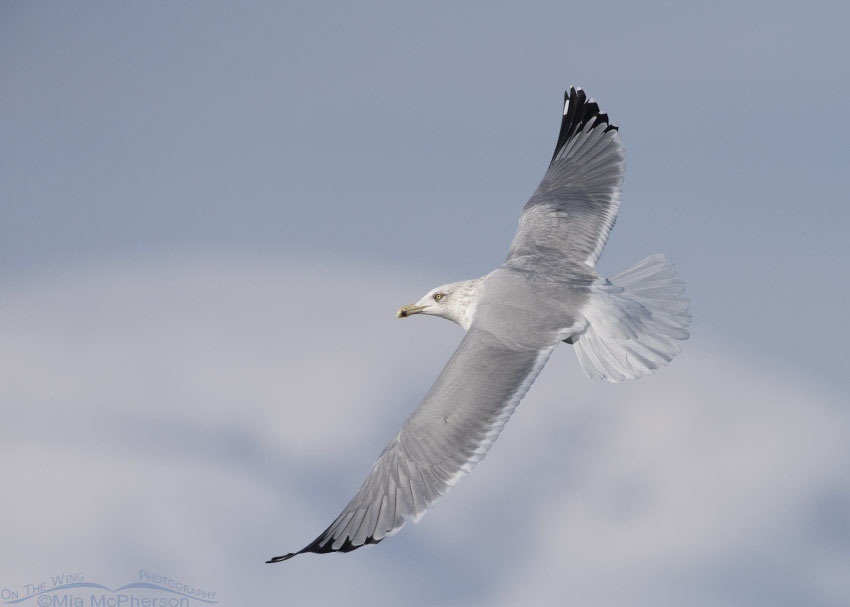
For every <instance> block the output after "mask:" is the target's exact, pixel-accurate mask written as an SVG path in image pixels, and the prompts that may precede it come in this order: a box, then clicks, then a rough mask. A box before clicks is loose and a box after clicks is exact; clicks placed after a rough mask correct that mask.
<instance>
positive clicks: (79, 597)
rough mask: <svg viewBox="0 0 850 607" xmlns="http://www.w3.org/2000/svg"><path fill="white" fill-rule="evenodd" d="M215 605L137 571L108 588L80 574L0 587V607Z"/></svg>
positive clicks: (200, 593) (201, 593)
mask: <svg viewBox="0 0 850 607" xmlns="http://www.w3.org/2000/svg"><path fill="white" fill-rule="evenodd" d="M216 603H218V601H217V600H216V596H215V591H214V590H210V589H209V588H204V587H199V586H195V585H193V584H187V583H186V582H184V581H182V580H179V579H177V578H173V577H168V576H165V575H161V574H160V573H158V572H151V571H147V570H145V569H140V570H139V573H138V577H137V579H135V580H134V581H131V582H130V583H129V584H124V585H123V586H119V587H117V588H112V587H110V586H106V585H104V584H98V583H95V582H93V581H91V580H90V579H89V578H88V576H86V575H85V574H84V573H82V572H75V573H60V574H58V575H54V576H52V577H51V578H50V580H42V581H39V582H36V583H31V584H24V585H23V586H20V587H19V588H11V587H6V586H0V605H21V606H22V607H29V606H31V605H32V606H33V607H34V606H36V605H37V606H38V607H200V606H201V605H213V604H216Z"/></svg>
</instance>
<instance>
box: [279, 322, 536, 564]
mask: <svg viewBox="0 0 850 607" xmlns="http://www.w3.org/2000/svg"><path fill="white" fill-rule="evenodd" d="M551 351H552V349H551V348H547V349H545V350H540V351H534V350H515V349H512V348H510V347H508V346H506V345H504V344H502V343H501V342H500V341H498V340H497V339H496V338H495V337H494V336H493V335H492V334H491V333H489V332H487V331H484V330H482V329H477V328H476V327H474V326H473V327H472V328H470V330H469V331H468V332H467V334H466V336H465V337H464V338H463V341H461V343H460V345H459V346H458V348H457V350H456V351H455V353H454V354H453V355H452V357H451V359H449V362H448V363H447V364H446V366H445V368H444V369H443V371H442V372H441V373H440V376H439V377H438V378H437V381H436V382H435V383H434V385H433V386H432V387H431V389H430V390H429V391H428V394H427V395H426V396H425V398H424V399H423V400H422V403H421V404H420V405H419V407H418V408H417V409H416V411H414V412H413V415H411V416H410V417H409V418H408V419H407V421H406V422H405V423H404V425H403V426H402V427H401V429H400V430H399V431H398V432H397V433H396V435H395V436H394V437H393V439H392V440H391V441H390V443H389V444H388V445H387V446H386V448H385V449H384V451H383V453H381V456H380V457H379V458H378V461H377V462H375V465H374V467H373V468H372V472H371V473H370V474H369V476H368V477H367V478H366V481H365V482H364V483H363V486H362V487H360V490H359V491H358V492H357V495H355V496H354V499H352V500H351V501H350V502H349V503H348V505H347V506H346V507H345V509H344V510H343V511H342V513H341V514H340V515H339V516H338V517H337V518H336V520H335V521H334V522H333V523H332V524H331V526H330V527H328V528H327V529H326V530H325V531H324V532H323V533H322V534H321V535H320V536H319V537H317V538H316V539H315V540H314V541H313V542H312V543H311V544H309V545H308V546H306V547H305V548H303V549H302V550H299V551H298V552H294V553H290V554H286V555H283V556H276V557H274V558H273V559H271V560H269V561H268V562H269V563H276V562H279V561H285V560H286V559H289V558H292V557H293V556H295V555H296V554H302V553H305V552H318V553H324V552H350V551H351V550H354V549H356V548H359V547H361V546H363V545H365V544H377V543H378V542H380V541H381V540H382V539H384V538H385V537H389V536H390V535H393V534H394V533H396V532H397V531H398V530H399V529H401V527H402V526H403V525H404V523H405V519H406V518H411V519H413V521H414V522H416V521H418V520H419V519H420V518H421V517H422V515H423V514H425V511H426V510H427V509H428V508H430V507H431V506H432V505H433V504H434V503H435V502H436V501H437V500H439V499H440V498H441V497H442V496H443V495H445V494H446V493H447V492H448V491H449V489H451V488H452V486H454V485H455V483H457V481H458V480H460V478H462V477H463V476H465V475H466V474H467V473H469V471H470V470H472V468H473V467H475V465H476V464H477V463H478V462H479V461H481V460H482V459H483V458H484V456H485V455H486V454H487V451H488V450H489V449H490V445H492V444H493V441H495V440H496V438H497V437H498V436H499V433H500V432H501V431H502V428H503V427H504V425H505V423H506V422H507V421H508V418H510V416H511V414H512V413H513V412H514V409H516V406H517V404H519V401H520V400H521V399H522V397H523V396H524V395H525V393H526V392H527V391H528V388H529V387H530V386H531V384H532V382H533V381H534V379H535V378H536V377H537V374H538V373H539V372H540V370H541V369H542V368H543V365H545V364H546V360H547V359H548V358H549V354H550V353H551Z"/></svg>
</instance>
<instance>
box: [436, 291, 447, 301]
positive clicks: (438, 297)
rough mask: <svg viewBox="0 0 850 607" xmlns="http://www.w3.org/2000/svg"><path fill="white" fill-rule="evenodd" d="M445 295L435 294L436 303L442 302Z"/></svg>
mask: <svg viewBox="0 0 850 607" xmlns="http://www.w3.org/2000/svg"><path fill="white" fill-rule="evenodd" d="M443 297H445V295H443V294H442V293H434V301H440V300H441V299H442V298H443Z"/></svg>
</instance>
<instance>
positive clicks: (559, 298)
mask: <svg viewBox="0 0 850 607" xmlns="http://www.w3.org/2000/svg"><path fill="white" fill-rule="evenodd" d="M624 170H625V151H624V150H623V147H622V145H621V142H620V134H619V132H618V129H617V127H616V126H614V125H613V124H611V123H610V122H609V120H608V116H607V114H604V113H603V112H601V111H600V109H599V106H598V105H597V104H596V102H594V101H593V99H589V98H588V97H587V96H586V95H585V93H584V91H582V90H581V89H580V88H575V87H573V88H570V90H569V91H568V92H566V93H564V114H563V119H562V120H561V130H560V132H559V133H558V142H557V144H556V146H555V153H554V154H553V155H552V161H551V162H550V163H549V168H548V169H547V171H546V174H545V175H544V176H543V180H542V181H541V182H540V185H539V186H537V190H535V192H534V194H533V195H532V196H531V199H530V200H529V201H528V202H527V203H526V205H525V207H523V210H522V215H520V218H519V228H518V229H517V233H516V236H515V237H514V240H513V243H511V247H510V250H509V252H508V257H507V259H506V260H505V262H504V263H503V264H502V265H501V267H499V268H497V269H496V270H493V271H492V272H490V273H489V274H487V275H486V276H482V277H481V278H475V279H472V280H464V281H461V282H456V283H452V284H447V285H443V286H440V287H437V288H435V289H431V290H430V291H428V293H426V294H425V296H424V297H422V299H420V300H419V301H417V302H416V303H414V304H410V305H407V306H404V307H403V308H401V309H400V310H399V311H398V316H399V317H400V318H405V317H408V316H412V315H414V314H430V315H432V316H441V317H443V318H446V319H448V320H451V321H453V322H456V323H457V324H459V325H460V326H461V327H463V328H464V329H465V330H466V334H465V336H464V337H463V340H462V341H461V342H460V345H459V346H458V348H457V350H456V351H455V352H454V354H453V355H452V357H451V358H450V359H449V362H448V363H447V364H446V366H445V368H444V369H443V371H442V372H441V373H440V375H439V377H437V381H436V382H435V383H434V385H433V386H432V387H431V389H430V390H429V391H428V393H427V394H426V395H425V398H424V399H423V400H422V402H421V403H420V405H419V407H418V408H417V409H416V410H415V411H414V412H413V414H412V415H411V416H410V417H409V418H408V419H407V421H405V422H404V424H403V425H402V427H401V429H400V430H399V431H398V432H397V433H396V434H395V436H393V438H392V440H390V442H389V444H388V445H387V446H386V448H385V449H384V451H383V453H381V455H380V457H379V458H378V460H377V461H376V462H375V465H374V466H373V467H372V471H371V472H370V473H369V476H368V477H367V478H366V480H365V482H364V483H363V485H362V486H361V487H360V490H359V491H358V492H357V494H356V495H355V496H354V498H353V499H352V500H351V501H350V502H349V503H348V505H347V506H346V507H345V508H344V509H343V511H342V513H341V514H340V515H339V516H338V517H337V518H336V520H335V521H334V522H333V523H331V525H330V526H329V527H328V528H327V529H326V530H325V531H324V532H323V533H322V534H321V535H319V537H317V538H316V539H315V540H314V541H313V542H311V543H310V544H309V545H307V546H306V547H304V548H302V549H301V550H299V551H298V552H293V553H289V554H285V555H283V556H276V557H274V558H272V559H271V560H269V561H268V562H269V563H276V562H280V561H285V560H287V559H289V558H292V557H293V556H295V555H297V554H303V553H306V552H316V553H327V552H350V551H352V550H356V549H357V548H360V547H361V546H365V545H367V544H377V543H378V542H380V541H381V540H383V539H385V538H387V537H390V536H391V535H394V534H395V533H397V532H398V531H399V530H400V529H401V528H402V527H403V526H404V523H405V521H406V520H407V519H412V520H413V522H418V521H419V519H420V518H422V516H423V515H424V514H425V512H426V511H427V510H428V509H429V508H430V507H431V506H433V505H434V504H435V503H436V502H437V501H438V500H439V499H440V498H441V497H443V496H444V495H445V494H446V493H448V491H449V490H450V489H451V488H452V487H453V486H454V485H455V484H456V483H457V482H458V481H459V480H460V479H461V478H463V477H464V476H466V475H467V474H468V473H469V472H470V471H471V470H472V469H473V468H474V467H475V465H476V464H477V463H478V462H480V461H481V460H482V459H483V458H484V456H485V455H486V454H487V452H488V451H489V449H490V446H491V445H492V444H493V442H494V441H495V440H496V438H497V437H498V436H499V433H500V432H501V431H502V428H503V427H504V426H505V423H506V422H507V421H508V419H509V418H510V416H511V414H512V413H513V412H514V409H516V406H517V405H518V404H519V401H520V400H521V399H522V397H523V396H524V395H525V393H526V392H527V391H528V389H529V387H531V384H532V382H534V379H535V378H536V377H537V374H538V373H540V370H541V369H542V368H543V365H545V364H546V361H547V359H548V358H549V355H550V354H551V353H552V350H554V349H555V347H556V346H557V345H559V344H560V343H562V342H566V343H568V344H571V345H572V346H573V348H574V349H575V351H576V354H577V355H578V360H579V363H580V364H581V367H582V369H584V372H585V373H586V374H587V376H588V377H590V378H591V379H599V380H606V381H609V382H619V381H623V380H626V379H636V378H638V377H641V376H642V375H648V374H650V373H652V372H654V371H655V370H656V369H658V368H659V367H660V366H662V365H665V364H667V363H668V362H670V360H671V359H672V358H673V357H674V356H675V355H676V354H678V353H679V352H680V351H681V348H680V347H679V344H678V343H677V341H678V340H684V339H687V338H688V326H689V324H690V320H691V316H690V314H689V313H688V300H687V299H685V298H684V297H683V293H684V284H683V283H682V281H680V280H678V279H677V278H676V273H675V268H674V266H673V265H672V264H670V263H667V261H666V260H665V259H664V257H663V256H662V255H660V254H657V255H653V256H651V257H648V258H647V259H644V260H643V261H641V262H639V263H638V264H636V265H635V266H633V267H632V268H630V269H628V270H626V271H625V272H623V273H622V274H618V275H617V276H614V277H613V278H603V277H602V276H600V275H599V274H597V273H596V271H595V269H594V267H595V265H596V261H597V259H598V258H599V255H600V254H601V253H602V248H603V247H604V246H605V242H606V240H607V239H608V234H609V232H610V231H611V228H612V227H613V226H614V221H615V219H616V218H617V210H618V208H619V206H620V187H621V185H622V182H623V171H624Z"/></svg>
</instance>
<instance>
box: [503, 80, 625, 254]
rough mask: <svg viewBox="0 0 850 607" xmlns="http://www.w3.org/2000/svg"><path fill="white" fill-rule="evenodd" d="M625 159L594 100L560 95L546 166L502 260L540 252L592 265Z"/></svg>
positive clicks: (610, 220) (611, 215)
mask: <svg viewBox="0 0 850 607" xmlns="http://www.w3.org/2000/svg"><path fill="white" fill-rule="evenodd" d="M625 157H626V155H625V150H623V147H622V144H621V142H620V134H619V132H618V131H617V127H616V126H614V125H612V124H610V123H609V122H608V115H607V114H603V113H602V112H601V111H600V110H599V106H598V105H596V102H594V101H593V100H592V99H588V98H587V96H586V95H585V94H584V91H582V90H581V89H576V88H571V89H570V90H569V92H568V93H564V117H563V120H562V121H561V132H560V134H559V135H558V143H557V145H556V146H555V153H554V154H553V155H552V162H551V163H550V164H549V170H548V171H546V175H544V176H543V180H542V181H541V182H540V185H539V186H538V187H537V190H536V191H535V192H534V195H532V197H531V199H530V200H529V201H528V202H527V203H526V205H525V207H524V208H523V210H522V215H521V216H520V219H519V229H518V230H517V233H516V236H515V237H514V241H513V243H512V244H511V249H510V252H509V253H508V259H511V258H514V257H519V256H521V255H540V254H542V255H549V256H551V255H555V256H559V257H567V258H569V259H570V260H571V261H575V262H580V263H585V264H587V265H589V266H591V267H593V266H594V265H596V260H597V259H598V258H599V255H600V254H601V253H602V247H604V246H605V241H606V240H608V233H609V232H610V231H611V228H612V227H613V226H614V221H615V220H616V219H617V210H618V209H619V207H620V186H621V185H622V183H623V171H625V168H626V164H625Z"/></svg>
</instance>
